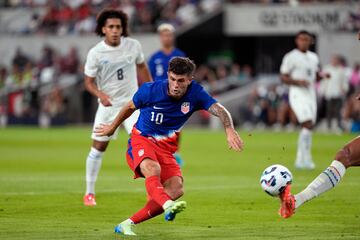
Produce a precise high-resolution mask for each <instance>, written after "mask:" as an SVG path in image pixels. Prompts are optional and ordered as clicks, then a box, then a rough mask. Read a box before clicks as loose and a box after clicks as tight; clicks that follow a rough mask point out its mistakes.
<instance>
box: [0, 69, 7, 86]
mask: <svg viewBox="0 0 360 240" xmlns="http://www.w3.org/2000/svg"><path fill="white" fill-rule="evenodd" d="M6 78H7V69H6V68H5V67H4V66H1V67H0V90H1V89H4V88H5V81H6Z"/></svg>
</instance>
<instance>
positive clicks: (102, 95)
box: [99, 93, 112, 107]
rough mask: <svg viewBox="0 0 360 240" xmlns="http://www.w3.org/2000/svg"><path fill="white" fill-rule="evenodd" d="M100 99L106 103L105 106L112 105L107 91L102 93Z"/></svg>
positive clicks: (102, 102) (103, 103)
mask: <svg viewBox="0 0 360 240" xmlns="http://www.w3.org/2000/svg"><path fill="white" fill-rule="evenodd" d="M99 99H100V102H101V104H102V105H104V106H105V107H110V106H112V103H111V99H110V97H109V96H108V95H106V94H105V93H101V94H100V96H99Z"/></svg>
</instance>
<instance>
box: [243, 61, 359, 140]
mask: <svg viewBox="0 0 360 240" xmlns="http://www.w3.org/2000/svg"><path fill="white" fill-rule="evenodd" d="M322 71H323V72H324V73H329V74H330V78H325V79H323V80H321V81H319V82H318V83H317V84H316V90H317V98H318V99H317V101H318V114H317V129H318V130H319V131H323V132H335V133H341V132H344V131H351V132H360V102H359V101H358V100H357V99H356V98H355V97H356V95H357V94H359V93H360V63H355V64H354V66H349V65H348V64H347V61H346V58H345V57H343V56H339V55H334V56H333V57H332V59H329V62H328V63H326V64H325V66H323V68H322ZM240 114H241V116H244V122H245V123H244V126H245V127H250V128H252V127H256V128H266V127H272V128H274V129H276V130H281V129H288V130H293V129H294V126H296V124H297V120H296V117H295V115H294V113H293V112H292V111H291V108H290V105H289V99H288V87H287V86H286V85H283V84H281V83H274V84H271V85H269V86H266V87H265V86H263V85H260V86H256V87H255V88H254V89H253V90H252V92H251V94H250V97H249V99H248V101H247V104H246V106H245V107H241V108H240Z"/></svg>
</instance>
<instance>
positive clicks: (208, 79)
mask: <svg viewBox="0 0 360 240" xmlns="http://www.w3.org/2000/svg"><path fill="white" fill-rule="evenodd" d="M194 75H195V77H194V78H195V79H196V80H197V81H198V82H199V83H201V85H203V86H204V87H205V89H206V90H207V91H209V92H213V89H214V88H215V87H216V75H215V73H214V71H213V70H212V69H210V68H209V67H208V66H206V65H204V64H202V65H200V66H199V67H198V68H197V69H196V72H195V74H194Z"/></svg>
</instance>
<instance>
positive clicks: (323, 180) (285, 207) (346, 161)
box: [280, 137, 360, 218]
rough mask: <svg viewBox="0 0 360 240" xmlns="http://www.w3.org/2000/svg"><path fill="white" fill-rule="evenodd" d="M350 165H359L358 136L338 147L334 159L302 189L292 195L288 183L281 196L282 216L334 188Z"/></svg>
mask: <svg viewBox="0 0 360 240" xmlns="http://www.w3.org/2000/svg"><path fill="white" fill-rule="evenodd" d="M352 166H360V137H357V138H355V139H353V140H352V141H351V142H350V143H348V144H346V145H345V146H344V147H343V148H342V149H340V150H339V151H338V152H337V154H336V156H335V160H334V161H333V162H332V163H331V164H330V166H329V167H328V168H326V169H325V171H324V172H322V173H321V174H320V175H319V176H318V177H316V178H315V179H314V181H312V182H311V183H310V184H309V185H308V186H307V187H306V188H305V189H304V190H303V191H301V192H300V193H298V194H296V195H295V196H294V195H291V193H290V185H289V186H288V187H287V188H288V189H286V190H285V191H284V193H283V194H282V196H281V200H282V207H281V209H280V214H281V216H282V217H284V218H287V217H290V216H291V215H292V214H293V213H294V211H295V209H296V208H298V207H300V206H301V205H302V204H304V203H305V202H307V201H310V200H311V199H313V198H315V197H317V196H319V195H320V194H322V193H324V192H326V191H328V190H330V189H332V188H334V187H335V186H336V185H337V184H338V183H339V182H340V181H341V179H342V178H343V176H344V175H345V172H346V169H347V168H348V167H352Z"/></svg>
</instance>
